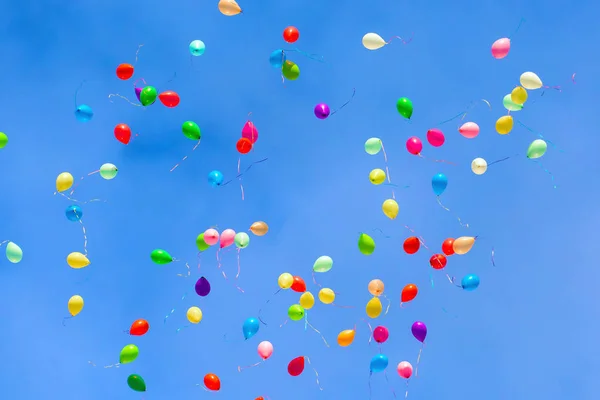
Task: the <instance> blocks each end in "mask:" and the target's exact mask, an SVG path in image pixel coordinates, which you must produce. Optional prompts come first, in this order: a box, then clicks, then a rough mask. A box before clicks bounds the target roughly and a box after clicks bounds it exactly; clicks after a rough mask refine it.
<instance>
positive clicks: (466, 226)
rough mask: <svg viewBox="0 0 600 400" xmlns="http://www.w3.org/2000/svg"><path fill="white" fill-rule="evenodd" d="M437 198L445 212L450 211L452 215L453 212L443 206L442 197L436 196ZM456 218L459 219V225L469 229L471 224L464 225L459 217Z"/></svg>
mask: <svg viewBox="0 0 600 400" xmlns="http://www.w3.org/2000/svg"><path fill="white" fill-rule="evenodd" d="M435 197H436V200H437V203H438V204H439V205H440V207H442V208H443V209H444V210H446V211H448V212H449V213H452V211H450V209H449V208H448V207H446V206H445V205H443V204H442V201H441V200H440V196H435ZM455 217H456V219H458V223H459V224H460V226H462V227H463V228H468V227H469V224H464V223H463V222H462V220H461V219H460V217H459V216H457V215H455Z"/></svg>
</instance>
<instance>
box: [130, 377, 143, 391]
mask: <svg viewBox="0 0 600 400" xmlns="http://www.w3.org/2000/svg"><path fill="white" fill-rule="evenodd" d="M127 385H128V386H129V387H130V388H131V389H132V390H135V391H136V392H145V391H146V382H144V379H143V378H142V377H141V376H139V375H135V374H132V375H129V376H128V377H127Z"/></svg>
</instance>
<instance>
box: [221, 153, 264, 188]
mask: <svg viewBox="0 0 600 400" xmlns="http://www.w3.org/2000/svg"><path fill="white" fill-rule="evenodd" d="M268 159H269V158H263V159H262V160H259V161H255V162H253V163H252V164H250V165H248V167H247V168H246V169H245V170H244V172H241V173H239V174H238V175H237V176H236V177H235V178H233V179H230V180H228V181H227V182H225V183H224V184H222V185H221V186H226V185H228V184H230V183H231V182H233V181H235V180H236V179H238V178H240V177H241V176H242V175H244V174H245V173H247V172H248V171H250V168H252V166H253V165H256V164H260V163H262V162H265V161H267V160H268Z"/></svg>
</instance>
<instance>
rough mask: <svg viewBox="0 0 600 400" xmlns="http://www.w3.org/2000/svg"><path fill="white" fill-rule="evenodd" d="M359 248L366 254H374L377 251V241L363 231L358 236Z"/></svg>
mask: <svg viewBox="0 0 600 400" xmlns="http://www.w3.org/2000/svg"><path fill="white" fill-rule="evenodd" d="M358 250H360V252H361V253H363V254H364V255H365V256H369V255H371V254H373V252H374V251H375V241H374V240H373V238H372V237H371V236H369V235H367V234H366V233H361V234H360V236H359V237H358Z"/></svg>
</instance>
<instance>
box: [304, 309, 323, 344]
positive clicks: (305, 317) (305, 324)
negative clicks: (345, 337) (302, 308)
mask: <svg viewBox="0 0 600 400" xmlns="http://www.w3.org/2000/svg"><path fill="white" fill-rule="evenodd" d="M307 327H310V329H312V330H313V331H315V332H317V334H318V335H319V336H321V339H323V343H325V346H327V347H329V343H327V339H325V336H323V334H322V333H321V332H320V331H319V330H318V329H317V328H315V327H314V326H312V324H311V323H310V322H308V313H307V312H305V314H304V330H305V331H306V330H307V329H306V328H307Z"/></svg>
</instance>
